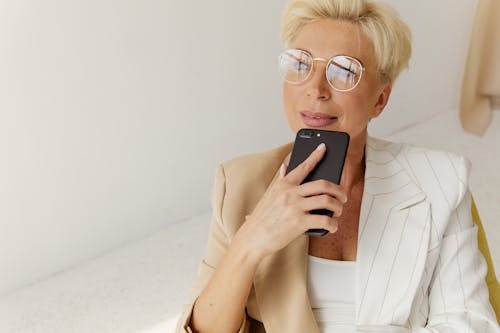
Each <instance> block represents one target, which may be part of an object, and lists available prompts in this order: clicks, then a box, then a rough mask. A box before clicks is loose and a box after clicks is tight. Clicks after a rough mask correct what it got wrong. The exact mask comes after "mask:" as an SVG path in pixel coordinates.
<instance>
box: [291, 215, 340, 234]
mask: <svg viewBox="0 0 500 333" xmlns="http://www.w3.org/2000/svg"><path fill="white" fill-rule="evenodd" d="M300 223H301V229H302V230H303V231H304V232H305V231H306V230H308V229H325V230H328V231H329V232H331V233H334V232H336V231H337V229H338V220H337V219H336V218H331V217H329V216H326V215H318V214H307V215H306V216H304V218H303V219H302V221H301V222H300Z"/></svg>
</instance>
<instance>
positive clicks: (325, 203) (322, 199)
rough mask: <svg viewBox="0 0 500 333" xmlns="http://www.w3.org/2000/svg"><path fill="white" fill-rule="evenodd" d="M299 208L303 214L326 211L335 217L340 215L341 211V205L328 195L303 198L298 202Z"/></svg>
mask: <svg viewBox="0 0 500 333" xmlns="http://www.w3.org/2000/svg"><path fill="white" fill-rule="evenodd" d="M299 206H300V209H301V210H303V211H304V212H307V211H311V210H313V209H328V210H329V211H332V212H333V213H334V216H335V217H339V216H340V215H342V209H343V204H342V203H341V202H339V200H337V199H335V198H332V197H331V196H330V195H328V194H322V195H317V196H313V197H309V198H304V199H303V200H301V201H300V202H299Z"/></svg>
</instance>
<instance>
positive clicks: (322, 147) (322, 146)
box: [316, 142, 326, 150]
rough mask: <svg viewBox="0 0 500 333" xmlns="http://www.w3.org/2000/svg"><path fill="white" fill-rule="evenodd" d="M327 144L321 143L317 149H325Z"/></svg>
mask: <svg viewBox="0 0 500 333" xmlns="http://www.w3.org/2000/svg"><path fill="white" fill-rule="evenodd" d="M325 147H326V146H325V144H324V143H323V142H322V143H320V144H319V146H318V147H317V148H316V150H324V149H325Z"/></svg>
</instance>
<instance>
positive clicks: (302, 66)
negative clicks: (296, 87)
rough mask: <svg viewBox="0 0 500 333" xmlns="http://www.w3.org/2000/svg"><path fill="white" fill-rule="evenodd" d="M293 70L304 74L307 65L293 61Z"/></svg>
mask: <svg viewBox="0 0 500 333" xmlns="http://www.w3.org/2000/svg"><path fill="white" fill-rule="evenodd" d="M293 69H294V70H296V71H298V72H305V71H307V69H308V67H307V64H306V63H305V62H302V61H294V63H293Z"/></svg>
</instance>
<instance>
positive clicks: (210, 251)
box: [177, 0, 500, 333]
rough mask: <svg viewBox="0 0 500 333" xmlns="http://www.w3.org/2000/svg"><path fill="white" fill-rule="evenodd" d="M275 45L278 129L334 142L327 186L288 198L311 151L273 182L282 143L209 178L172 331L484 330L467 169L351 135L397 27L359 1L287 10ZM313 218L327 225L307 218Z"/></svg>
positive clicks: (370, 114)
mask: <svg viewBox="0 0 500 333" xmlns="http://www.w3.org/2000/svg"><path fill="white" fill-rule="evenodd" d="M282 37H283V41H284V43H285V44H286V46H287V47H288V50H287V51H285V52H284V53H283V54H282V56H281V58H280V62H281V70H282V74H283V77H284V81H285V82H284V88H283V97H284V109H285V113H286V117H287V121H288V123H289V125H290V127H291V129H292V130H293V131H294V132H297V131H298V130H299V129H300V128H303V127H308V128H321V129H326V130H336V131H343V132H347V133H348V134H349V135H350V144H349V149H348V155H347V158H346V163H345V166H344V172H343V176H342V181H341V184H340V185H336V184H333V183H330V182H327V181H313V182H309V183H305V184H302V185H300V183H301V182H302V180H303V179H304V178H305V177H306V176H307V174H308V173H309V172H310V171H311V170H312V169H313V168H314V167H315V165H316V164H317V163H318V162H319V161H320V160H321V158H322V157H323V155H324V153H325V148H324V146H322V145H320V146H319V147H318V149H317V150H316V151H314V152H313V153H312V154H311V155H310V156H309V157H308V159H307V160H306V161H305V162H304V163H302V164H301V165H299V166H298V167H297V168H296V169H294V170H293V171H291V172H289V173H288V174H287V173H286V165H287V163H288V161H289V159H290V152H291V149H292V147H293V142H291V143H288V144H287V145H284V146H281V147H278V148H276V149H274V150H271V151H268V152H264V153H261V154H253V155H247V156H243V157H239V158H235V159H233V160H230V161H226V162H224V163H223V164H222V165H220V166H219V168H218V169H217V174H216V179H215V184H214V188H213V193H212V206H213V218H212V224H211V228H210V235H209V239H208V246H207V252H206V256H205V259H204V260H203V262H202V264H201V266H200V275H199V278H198V280H197V282H196V284H195V286H194V288H193V289H192V298H191V302H190V304H189V305H188V306H187V307H186V309H185V311H184V313H183V315H182V316H181V318H180V320H179V324H178V328H177V332H191V331H192V332H218V333H223V332H267V333H274V332H287V333H292V332H297V333H298V332H300V333H304V332H308V333H309V332H355V331H360V332H361V331H367V332H368V331H369V332H500V330H499V328H498V325H497V323H496V320H495V317H494V314H493V311H492V309H491V305H490V304H489V302H488V290H487V287H486V284H485V282H484V276H485V271H486V265H485V261H484V259H483V258H482V256H481V254H480V252H479V250H478V247H477V236H476V227H474V226H473V223H472V221H471V216H470V207H471V195H470V192H469V190H468V187H467V181H468V172H469V163H468V162H467V160H466V159H465V158H463V157H461V156H457V155H453V154H449V153H445V152H439V151H432V150H428V149H423V148H416V147H411V146H409V145H405V144H398V143H391V142H386V141H382V140H378V139H375V138H371V137H369V136H368V135H367V126H368V123H369V121H370V120H371V119H372V118H375V117H377V116H379V115H380V114H381V113H382V111H383V110H384V108H385V106H386V105H387V102H388V99H389V96H390V94H391V88H392V84H393V82H394V81H395V79H396V77H397V76H398V74H399V72H400V71H401V70H402V69H403V68H405V67H406V66H407V64H408V61H409V57H410V53H411V45H410V32H409V29H408V27H407V26H406V25H405V24H404V23H403V22H402V21H401V20H400V19H399V17H398V15H397V14H396V13H395V12H394V10H392V9H391V8H390V7H388V6H386V5H382V4H380V3H374V2H371V1H368V0H366V1H364V0H295V1H292V2H291V3H290V4H289V5H288V7H287V9H286V10H285V14H284V17H283V31H282ZM321 208H325V209H328V210H331V211H333V212H334V217H333V218H329V217H327V216H322V215H313V214H309V211H310V210H313V209H321ZM310 228H322V229H326V230H328V231H329V233H328V234H327V235H326V236H324V237H313V236H307V235H305V234H304V231H306V230H307V229H310Z"/></svg>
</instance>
